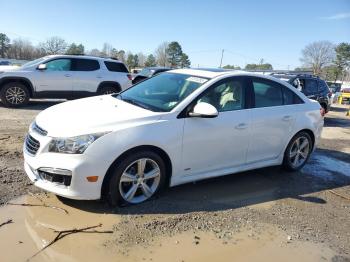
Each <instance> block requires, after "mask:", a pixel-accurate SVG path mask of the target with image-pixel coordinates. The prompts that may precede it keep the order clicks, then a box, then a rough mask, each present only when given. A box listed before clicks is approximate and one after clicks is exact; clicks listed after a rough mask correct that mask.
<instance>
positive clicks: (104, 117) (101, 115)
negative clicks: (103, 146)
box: [35, 95, 162, 137]
mask: <svg viewBox="0 0 350 262" xmlns="http://www.w3.org/2000/svg"><path fill="white" fill-rule="evenodd" d="M161 115H162V113H157V112H152V111H149V110H146V109H143V108H141V107H138V106H134V105H132V104H129V103H127V102H124V101H122V100H120V99H117V98H115V97H113V96H111V95H104V96H95V97H90V98H84V99H78V100H74V101H69V102H65V103H61V104H57V105H55V106H52V107H50V108H48V109H46V110H44V111H42V112H41V113H40V114H39V115H38V116H37V117H36V120H35V121H36V123H37V125H38V126H39V127H40V128H42V129H44V130H46V131H47V132H48V134H47V135H48V136H52V137H72V136H78V135H84V134H92V133H99V132H108V131H115V130H117V129H123V128H126V127H129V126H131V125H140V124H143V123H147V122H153V121H157V120H158V119H159V118H160V117H161Z"/></svg>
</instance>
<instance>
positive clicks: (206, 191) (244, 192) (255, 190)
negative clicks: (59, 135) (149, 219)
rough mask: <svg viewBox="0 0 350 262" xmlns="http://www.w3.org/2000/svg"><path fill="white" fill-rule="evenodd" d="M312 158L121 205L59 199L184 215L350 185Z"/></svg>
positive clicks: (99, 209)
mask: <svg viewBox="0 0 350 262" xmlns="http://www.w3.org/2000/svg"><path fill="white" fill-rule="evenodd" d="M333 153H335V151H332V150H322V151H321V152H318V151H317V152H316V153H315V155H316V156H319V155H322V156H330V155H332V154H333ZM337 153H338V154H339V152H337ZM342 154H343V156H342V158H344V159H346V158H350V155H349V154H346V153H342ZM310 160H311V161H310V163H308V165H312V168H306V167H305V168H304V169H306V170H308V171H306V172H305V171H304V169H302V171H299V172H291V173H290V172H286V171H284V170H282V169H281V168H280V167H269V168H262V169H256V170H251V171H248V172H242V173H237V174H233V175H228V176H224V177H218V178H213V179H207V180H203V181H200V182H196V183H190V184H185V185H180V186H176V187H173V188H168V189H166V190H165V191H164V192H163V193H162V194H161V195H160V196H158V197H157V198H154V199H152V200H150V201H147V202H145V203H142V204H139V205H131V206H127V207H122V208H111V207H109V206H108V204H107V203H106V202H101V201H77V200H70V199H65V198H61V197H60V198H59V199H60V200H61V201H62V202H63V203H64V204H66V205H69V206H72V207H75V208H77V209H81V210H85V211H88V212H94V213H118V214H128V215H140V214H183V213H188V212H198V211H219V210H227V209H234V208H240V207H246V206H250V205H255V204H260V203H264V202H268V201H274V200H279V199H285V198H293V199H296V200H299V201H306V202H312V203H315V204H325V203H326V200H325V199H322V198H319V197H317V196H309V194H312V193H316V192H319V191H324V190H330V189H336V188H340V187H344V186H348V185H350V177H348V176H345V175H343V174H342V173H339V172H337V171H334V172H333V173H332V177H333V178H334V177H336V179H328V178H327V177H324V176H323V175H320V174H323V173H320V174H318V173H319V172H321V171H323V170H321V169H320V166H318V165H317V163H315V161H316V160H312V159H310ZM309 170H313V171H309ZM330 172H331V171H330ZM305 195H307V196H305Z"/></svg>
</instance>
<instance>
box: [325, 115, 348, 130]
mask: <svg viewBox="0 0 350 262" xmlns="http://www.w3.org/2000/svg"><path fill="white" fill-rule="evenodd" d="M324 127H350V121H349V119H346V116H345V113H344V118H341V117H328V116H327V115H326V117H325V118H324Z"/></svg>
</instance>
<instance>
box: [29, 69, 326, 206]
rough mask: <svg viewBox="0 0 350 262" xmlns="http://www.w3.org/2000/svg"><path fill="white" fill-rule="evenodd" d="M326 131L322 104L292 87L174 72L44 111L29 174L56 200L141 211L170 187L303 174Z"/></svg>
mask: <svg viewBox="0 0 350 262" xmlns="http://www.w3.org/2000/svg"><path fill="white" fill-rule="evenodd" d="M322 127H323V110H322V108H321V106H320V104H319V103H317V102H315V101H311V100H309V99H308V98H307V97H305V95H303V94H302V93H301V92H299V91H298V90H296V89H295V88H294V87H293V86H291V85H290V84H288V83H286V82H282V81H280V80H278V79H276V78H272V77H268V76H262V75H255V74H251V73H247V72H237V71H236V72H233V71H224V70H218V69H217V70H209V69H177V70H172V71H168V72H165V73H162V74H159V75H157V76H155V77H152V78H150V79H149V80H146V81H143V82H141V83H139V84H136V85H135V86H133V87H132V88H130V89H128V90H126V91H124V92H121V93H119V94H114V95H103V96H96V97H90V98H85V99H80V100H75V101H69V102H65V103H61V104H58V105H55V106H52V107H50V108H48V109H46V110H44V111H42V112H41V113H40V114H39V115H38V116H37V117H36V119H35V121H34V122H33V123H32V124H31V126H30V128H29V133H28V135H27V136H26V139H25V143H24V158H25V164H24V165H25V170H26V173H27V174H28V176H29V178H30V179H31V180H32V181H33V182H34V184H35V185H36V186H38V187H40V188H42V189H45V190H47V191H50V192H53V193H54V194H57V195H60V196H63V197H67V198H73V199H100V198H101V197H103V196H105V197H106V198H107V199H108V201H109V202H110V203H111V204H112V205H120V204H122V205H124V204H136V203H141V202H143V201H145V200H147V199H149V198H151V197H152V196H154V195H155V194H157V193H158V192H159V191H160V190H161V189H162V188H164V187H166V186H176V185H180V184H183V183H187V182H191V181H196V180H201V179H205V178H211V177H217V176H222V175H228V174H233V173H236V172H241V171H245V170H250V169H256V168H261V167H266V166H273V165H283V166H284V167H285V168H286V169H288V170H299V169H300V168H302V167H303V166H304V165H305V163H306V162H307V160H308V158H309V156H310V154H311V153H312V151H313V150H314V149H315V147H316V145H317V142H318V140H319V138H320V135H321V131H322Z"/></svg>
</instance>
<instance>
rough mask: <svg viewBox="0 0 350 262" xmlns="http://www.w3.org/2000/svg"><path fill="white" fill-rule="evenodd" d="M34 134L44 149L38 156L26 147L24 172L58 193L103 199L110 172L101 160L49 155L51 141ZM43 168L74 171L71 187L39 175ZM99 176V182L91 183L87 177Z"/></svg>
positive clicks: (41, 148) (38, 185) (58, 154)
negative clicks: (103, 186)
mask: <svg viewBox="0 0 350 262" xmlns="http://www.w3.org/2000/svg"><path fill="white" fill-rule="evenodd" d="M30 135H31V136H32V137H34V138H35V139H37V140H38V141H39V142H40V148H39V150H38V152H37V153H36V155H35V156H32V155H31V154H30V153H28V152H27V150H26V148H25V146H24V148H23V155H24V169H25V171H26V173H27V175H28V177H29V179H30V180H31V181H32V182H33V183H34V185H35V186H37V187H39V188H42V189H44V190H46V191H49V192H52V193H54V194H57V195H60V196H63V197H67V198H72V199H83V200H94V199H100V198H101V187H102V182H103V178H104V176H105V174H106V172H107V170H108V166H105V165H104V164H103V163H104V162H103V161H99V159H96V158H94V157H91V156H89V155H87V154H61V153H49V152H47V151H46V150H45V148H47V146H48V144H49V142H50V140H51V138H49V137H46V136H42V135H39V134H37V133H35V132H30ZM40 168H56V169H65V170H69V171H71V180H70V184H69V186H66V185H64V184H62V183H56V182H51V181H48V180H45V179H43V178H42V176H40V175H39V173H38V169H40ZM89 176H98V180H97V181H96V182H89V181H88V180H87V177H89Z"/></svg>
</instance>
